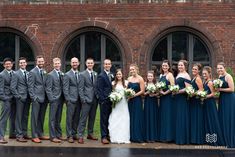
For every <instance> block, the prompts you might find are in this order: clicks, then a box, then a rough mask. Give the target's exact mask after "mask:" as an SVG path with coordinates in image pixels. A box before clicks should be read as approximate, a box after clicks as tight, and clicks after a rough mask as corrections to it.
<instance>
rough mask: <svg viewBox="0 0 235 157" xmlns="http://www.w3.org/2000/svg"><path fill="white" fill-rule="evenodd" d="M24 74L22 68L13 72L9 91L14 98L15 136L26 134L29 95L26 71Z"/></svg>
mask: <svg viewBox="0 0 235 157" xmlns="http://www.w3.org/2000/svg"><path fill="white" fill-rule="evenodd" d="M25 72H26V76H25V74H24V73H23V71H22V70H20V69H19V70H18V71H16V72H15V73H14V75H13V77H12V79H11V92H12V94H13V95H14V97H15V99H16V120H15V124H16V137H17V138H20V137H23V136H27V128H28V118H29V108H30V97H29V92H28V83H27V82H28V79H27V78H28V73H29V72H28V71H25Z"/></svg>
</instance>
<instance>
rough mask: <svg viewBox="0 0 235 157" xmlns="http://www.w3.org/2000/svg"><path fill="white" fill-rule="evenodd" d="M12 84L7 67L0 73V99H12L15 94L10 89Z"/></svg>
mask: <svg viewBox="0 0 235 157" xmlns="http://www.w3.org/2000/svg"><path fill="white" fill-rule="evenodd" d="M13 73H14V72H13ZM12 75H13V74H12ZM10 84H11V77H10V74H9V73H8V71H7V70H6V69H4V70H3V71H2V72H1V73H0V99H1V100H2V101H6V100H10V99H12V98H13V95H12V93H11V89H10Z"/></svg>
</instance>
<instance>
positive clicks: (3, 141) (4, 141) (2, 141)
mask: <svg viewBox="0 0 235 157" xmlns="http://www.w3.org/2000/svg"><path fill="white" fill-rule="evenodd" d="M7 143H8V142H7V141H6V140H5V139H4V138H2V139H0V144H7Z"/></svg>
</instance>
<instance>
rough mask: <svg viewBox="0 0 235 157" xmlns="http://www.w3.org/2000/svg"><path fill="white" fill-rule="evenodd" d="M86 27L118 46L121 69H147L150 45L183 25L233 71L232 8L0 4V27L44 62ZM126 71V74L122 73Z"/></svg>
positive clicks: (234, 13)
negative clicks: (108, 36) (17, 35)
mask: <svg viewBox="0 0 235 157" xmlns="http://www.w3.org/2000/svg"><path fill="white" fill-rule="evenodd" d="M87 26H95V27H100V28H102V29H104V30H107V31H108V32H111V33H112V34H113V35H114V36H116V37H117V39H118V40H119V41H120V43H121V45H122V48H123V53H124V54H123V56H124V57H125V58H126V59H125V60H124V61H125V62H124V65H129V64H130V63H131V62H136V63H137V64H139V65H140V67H141V68H140V69H141V72H142V73H145V71H146V70H147V69H148V68H149V64H146V63H149V55H150V52H151V49H152V45H153V41H154V39H155V38H157V37H158V36H161V35H162V34H164V32H167V31H170V30H171V28H173V27H177V26H184V27H187V28H191V29H194V30H196V31H198V32H199V33H201V34H202V35H203V36H204V37H205V38H206V39H207V40H208V41H209V43H210V46H211V51H212V59H213V62H212V63H213V65H215V64H216V62H218V61H222V60H224V61H225V62H226V63H227V64H228V65H229V66H231V67H232V68H233V69H234V70H235V4H234V3H229V4H223V3H221V4H206V3H197V4H195V3H194V4H193V3H179V4H84V5H79V4H75V5H69V4H66V5H62V4H61V5H53V4H49V5H46V4H45V5H27V4H19V5H1V6H0V27H9V28H12V29H15V30H17V31H19V32H22V33H23V34H24V35H25V37H26V38H27V39H28V40H29V41H30V42H31V46H32V47H33V49H34V51H35V53H36V54H43V55H45V57H46V58H47V67H48V68H50V65H49V62H50V60H51V58H53V57H55V56H61V57H62V56H63V55H62V54H63V50H64V47H65V46H66V44H67V43H68V41H69V39H70V38H69V37H71V34H73V32H76V31H77V30H79V29H82V28H84V27H87ZM125 71H127V69H125Z"/></svg>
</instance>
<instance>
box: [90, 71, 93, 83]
mask: <svg viewBox="0 0 235 157" xmlns="http://www.w3.org/2000/svg"><path fill="white" fill-rule="evenodd" d="M90 77H91V82H92V83H93V73H92V72H91V73H90Z"/></svg>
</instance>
